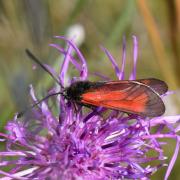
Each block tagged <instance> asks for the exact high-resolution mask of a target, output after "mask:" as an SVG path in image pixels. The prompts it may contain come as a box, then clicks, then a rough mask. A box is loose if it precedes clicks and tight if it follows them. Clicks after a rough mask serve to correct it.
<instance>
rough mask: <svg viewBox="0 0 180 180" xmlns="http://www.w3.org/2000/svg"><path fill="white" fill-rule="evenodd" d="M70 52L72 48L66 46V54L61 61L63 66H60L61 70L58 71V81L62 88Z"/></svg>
mask: <svg viewBox="0 0 180 180" xmlns="http://www.w3.org/2000/svg"><path fill="white" fill-rule="evenodd" d="M71 52H72V47H71V46H68V50H67V53H66V55H65V57H64V61H63V64H62V66H61V70H60V74H59V79H60V81H61V83H62V85H63V86H64V84H65V75H66V73H67V70H68V67H69V61H70V54H71Z"/></svg>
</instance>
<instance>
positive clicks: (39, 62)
mask: <svg viewBox="0 0 180 180" xmlns="http://www.w3.org/2000/svg"><path fill="white" fill-rule="evenodd" d="M25 51H26V53H27V55H28V56H29V57H30V59H31V60H33V61H34V62H35V63H36V64H38V65H39V66H40V67H41V68H42V69H43V70H44V71H46V72H47V73H48V74H49V75H50V76H51V77H52V78H53V79H54V80H55V81H56V82H57V83H58V84H59V85H60V86H61V87H62V84H61V83H60V82H59V80H58V78H57V77H55V76H54V75H53V74H52V73H51V72H50V71H49V69H48V68H47V67H46V66H45V65H44V64H43V63H41V61H40V60H39V59H38V58H37V57H36V56H35V55H34V54H32V53H31V51H30V50H29V49H26V50H25Z"/></svg>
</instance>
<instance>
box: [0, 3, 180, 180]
mask: <svg viewBox="0 0 180 180" xmlns="http://www.w3.org/2000/svg"><path fill="white" fill-rule="evenodd" d="M74 25H76V26H77V25H78V27H80V34H79V36H80V37H81V38H80V40H79V46H80V48H81V50H82V52H83V54H84V56H85V57H86V59H87V61H88V65H89V68H90V72H92V73H93V72H99V73H102V74H104V75H106V76H110V77H114V78H115V74H114V72H113V69H112V68H110V66H111V65H110V63H109V61H108V60H107V58H106V56H105V55H104V53H103V52H102V51H101V49H100V48H99V45H100V44H102V45H103V46H104V47H106V48H107V49H108V50H109V51H110V52H111V53H112V54H113V56H114V57H115V58H116V59H117V60H118V63H119V64H120V63H121V55H122V54H121V52H122V37H123V36H124V35H125V36H126V40H127V63H126V68H127V72H129V71H130V69H131V68H132V47H133V46H132V45H133V43H132V35H136V36H137V37H138V41H139V58H138V72H137V78H146V77H156V78H160V79H162V80H164V81H166V82H167V83H168V85H169V88H170V89H172V90H175V91H176V94H174V95H172V96H169V97H167V98H166V99H165V103H166V106H167V112H166V114H168V115H173V114H177V113H180V108H179V105H180V92H179V87H180V0H171V1H170V0H159V1H155V0H154V1H148V0H71V1H67V0H1V1H0V131H3V127H4V125H5V124H6V122H7V120H9V119H11V118H12V117H13V114H14V113H15V112H16V111H19V110H22V109H24V107H25V106H26V105H27V103H28V86H29V84H33V85H34V86H35V87H40V88H39V89H41V92H43V93H45V92H46V91H45V90H46V89H47V88H48V86H49V80H51V78H50V77H49V76H47V75H45V74H46V73H45V72H43V71H42V70H41V69H39V68H38V69H37V70H36V71H35V70H33V68H32V62H30V61H29V59H28V57H27V55H26V54H25V48H29V49H31V50H32V51H33V52H34V54H36V55H37V56H38V57H40V58H41V59H43V60H44V62H46V63H49V64H51V65H52V66H56V67H57V65H58V64H59V61H58V63H57V62H56V60H57V59H58V58H59V54H58V53H57V51H56V50H54V49H53V48H51V47H49V46H48V44H49V43H52V42H55V39H53V36H54V35H67V34H68V32H69V30H70V28H71V29H72V27H74ZM56 42H57V40H56ZM59 42H60V41H59ZM42 89H44V90H42ZM174 145H175V144H174V143H170V146H169V149H167V156H169V155H172V153H173V148H174ZM179 166H180V159H178V161H177V163H176V166H175V168H174V170H173V172H172V174H171V177H170V179H173V180H174V179H180V171H179ZM164 173H165V168H164V169H162V170H160V171H159V172H158V173H156V174H155V175H154V176H153V178H152V179H163V176H164Z"/></svg>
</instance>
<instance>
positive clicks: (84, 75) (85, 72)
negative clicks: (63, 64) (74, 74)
mask: <svg viewBox="0 0 180 180" xmlns="http://www.w3.org/2000/svg"><path fill="white" fill-rule="evenodd" d="M55 38H59V39H63V40H64V41H66V42H67V43H68V44H69V45H71V46H72V48H73V49H74V50H75V51H76V53H77V55H78V56H79V59H80V60H81V61H82V69H81V78H82V80H85V79H87V76H88V69H87V63H86V60H85V58H84V57H83V55H82V53H81V52H80V50H79V49H78V47H77V46H76V45H75V44H74V43H73V42H72V41H71V40H68V39H66V38H65V37H63V36H55Z"/></svg>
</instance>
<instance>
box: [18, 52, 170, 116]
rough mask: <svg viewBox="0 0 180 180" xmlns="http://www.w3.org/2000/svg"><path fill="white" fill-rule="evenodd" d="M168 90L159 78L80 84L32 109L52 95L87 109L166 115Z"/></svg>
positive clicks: (33, 58) (74, 84) (75, 83)
mask: <svg viewBox="0 0 180 180" xmlns="http://www.w3.org/2000/svg"><path fill="white" fill-rule="evenodd" d="M26 53H27V54H28V56H29V57H30V58H31V59H32V60H33V61H35V62H36V63H37V64H38V65H40V66H41V67H42V68H43V69H44V70H45V71H46V72H48V73H49V74H50V75H51V76H52V77H53V78H54V79H55V81H57V82H58V79H56V78H55V77H54V76H53V75H52V74H51V72H50V71H49V70H48V69H47V67H46V66H45V65H43V64H42V63H41V62H40V61H39V60H38V59H37V58H36V57H35V56H34V55H33V54H32V53H31V52H30V51H29V50H26ZM167 90H168V86H167V84H166V83H165V82H164V81H161V80H159V79H155V78H148V79H138V80H119V81H107V82H90V81H78V82H74V83H73V84H71V85H70V86H69V87H67V88H65V89H64V91H63V92H58V93H54V94H50V95H48V96H46V97H45V98H43V99H42V100H40V101H39V102H37V103H36V104H34V105H33V106H31V108H32V107H34V106H36V105H37V104H39V103H40V102H42V101H43V100H45V99H47V98H49V97H50V96H53V95H58V94H61V95H63V96H64V97H65V98H66V99H67V100H68V101H71V102H73V103H77V104H81V105H84V106H91V107H104V108H108V109H113V110H119V111H122V112H127V113H133V114H138V115H140V116H147V117H156V116H161V115H162V114H164V112H165V105H164V103H163V101H162V99H161V97H160V95H162V94H165V93H166V92H167ZM21 115H22V113H21Z"/></svg>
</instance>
